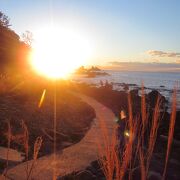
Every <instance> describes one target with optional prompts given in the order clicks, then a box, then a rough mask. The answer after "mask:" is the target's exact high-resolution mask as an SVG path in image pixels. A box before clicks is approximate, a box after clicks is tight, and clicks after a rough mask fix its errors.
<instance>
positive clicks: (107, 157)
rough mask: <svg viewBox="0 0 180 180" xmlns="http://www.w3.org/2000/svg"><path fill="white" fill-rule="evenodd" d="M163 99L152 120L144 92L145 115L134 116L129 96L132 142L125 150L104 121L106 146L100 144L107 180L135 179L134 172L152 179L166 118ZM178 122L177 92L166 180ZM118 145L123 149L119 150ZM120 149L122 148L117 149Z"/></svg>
mask: <svg viewBox="0 0 180 180" xmlns="http://www.w3.org/2000/svg"><path fill="white" fill-rule="evenodd" d="M160 108H161V99H160V98H159V97H158V98H157V102H156V106H155V108H154V110H153V116H152V119H151V120H150V119H149V113H150V112H148V108H147V106H146V101H145V94H144V88H142V96H141V114H138V113H139V112H137V114H136V115H133V111H132V101H131V95H130V94H129V95H128V111H129V112H128V114H129V115H128V120H127V123H126V128H127V129H128V131H129V137H128V140H126V141H125V145H124V147H122V143H121V142H119V140H118V138H117V136H116V133H113V134H112V136H111V138H109V135H108V132H107V128H106V125H105V123H104V122H102V120H101V121H100V127H101V131H102V135H103V136H102V137H103V143H102V144H99V146H101V147H99V164H100V165H101V167H102V170H103V172H104V175H105V177H106V179H107V180H112V179H116V180H122V179H129V180H130V179H133V172H134V171H135V170H137V169H139V171H140V173H141V175H140V177H139V178H140V179H142V180H145V179H148V172H149V167H150V163H151V159H152V156H153V152H154V148H155V144H156V142H157V133H158V129H159V125H160V122H161V119H162V117H161V116H160ZM175 119H176V90H175V91H174V94H173V104H172V113H171V118H170V121H169V122H170V124H169V136H168V144H167V152H166V158H165V159H166V160H165V166H164V172H163V174H162V179H165V178H166V171H167V166H168V159H169V155H170V151H171V145H172V141H173V134H174V125H175ZM117 144H119V145H121V147H118V146H117ZM117 147H118V148H117Z"/></svg>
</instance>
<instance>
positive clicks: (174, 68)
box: [106, 60, 180, 72]
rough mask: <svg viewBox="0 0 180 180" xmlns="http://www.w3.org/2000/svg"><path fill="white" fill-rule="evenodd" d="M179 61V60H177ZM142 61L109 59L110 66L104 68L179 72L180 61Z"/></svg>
mask: <svg viewBox="0 0 180 180" xmlns="http://www.w3.org/2000/svg"><path fill="white" fill-rule="evenodd" d="M178 61H179V60H178ZM178 61H177V63H158V62H151V63H147V62H146V63H142V62H120V61H110V62H108V63H109V65H110V66H107V67H106V69H108V68H109V69H116V70H122V71H146V72H148V71H150V72H179V71H180V63H178Z"/></svg>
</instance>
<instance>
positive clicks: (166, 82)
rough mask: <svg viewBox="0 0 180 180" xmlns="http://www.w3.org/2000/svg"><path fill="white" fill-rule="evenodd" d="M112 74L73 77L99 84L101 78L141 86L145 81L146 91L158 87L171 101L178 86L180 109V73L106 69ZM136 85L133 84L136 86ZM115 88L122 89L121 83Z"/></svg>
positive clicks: (77, 79) (179, 104)
mask: <svg viewBox="0 0 180 180" xmlns="http://www.w3.org/2000/svg"><path fill="white" fill-rule="evenodd" d="M106 72H108V73H109V74H110V76H99V77H95V78H85V77H79V76H78V77H74V78H73V79H74V80H76V81H79V82H86V83H89V84H96V85H99V82H100V80H102V81H104V82H105V81H106V80H108V82H113V83H127V84H136V85H137V86H141V83H142V82H143V83H144V86H145V87H146V88H148V89H147V90H146V91H147V92H149V91H151V90H152V89H158V90H159V91H160V93H161V94H163V95H164V96H165V97H166V98H167V99H168V100H169V101H170V103H171V97H172V90H173V88H174V86H175V85H176V86H177V89H178V94H177V101H178V109H180V73H177V72H176V73H175V72H173V73H170V72H127V71H126V72H125V71H124V72H123V71H113V70H108V71H106ZM162 86H163V87H162ZM135 87H136V86H132V88H135ZM113 88H114V89H117V90H120V89H122V87H121V86H119V85H114V86H113Z"/></svg>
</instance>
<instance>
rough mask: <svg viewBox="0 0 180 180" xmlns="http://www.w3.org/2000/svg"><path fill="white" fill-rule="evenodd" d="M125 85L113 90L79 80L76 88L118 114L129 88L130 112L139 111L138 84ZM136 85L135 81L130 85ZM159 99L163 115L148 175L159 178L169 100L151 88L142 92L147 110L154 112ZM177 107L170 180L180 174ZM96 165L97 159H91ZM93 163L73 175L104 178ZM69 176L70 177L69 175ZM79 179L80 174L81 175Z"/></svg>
mask: <svg viewBox="0 0 180 180" xmlns="http://www.w3.org/2000/svg"><path fill="white" fill-rule="evenodd" d="M122 86H123V87H124V89H123V90H119V91H117V90H113V86H112V84H109V85H106V86H101V85H100V86H99V87H96V86H93V85H87V84H85V83H80V84H78V86H77V85H76V89H77V90H78V91H80V92H82V93H85V94H87V95H89V96H92V97H94V98H95V99H97V100H98V101H99V102H101V103H102V104H104V105H106V106H107V107H109V108H110V109H112V111H113V112H114V113H115V114H116V116H117V117H118V116H119V113H120V111H121V110H124V111H125V112H126V113H127V115H128V104H127V102H128V92H129V93H130V94H131V98H132V110H133V114H137V112H141V96H140V90H141V89H140V88H134V89H131V90H130V89H129V88H127V87H128V85H126V84H122ZM132 86H133V87H135V85H132ZM158 97H160V99H161V113H160V117H161V118H162V120H161V123H160V127H159V129H158V136H157V140H156V145H155V148H154V153H153V157H152V160H151V163H150V170H149V174H148V177H149V179H153V180H154V179H161V178H162V173H163V169H164V163H165V155H166V149H167V141H168V131H169V123H170V113H169V112H168V111H167V110H168V100H167V99H166V98H165V97H164V96H162V95H161V94H160V93H159V91H157V90H151V91H150V92H149V93H147V94H146V95H145V98H146V104H147V106H148V108H149V112H150V114H153V109H154V108H155V104H156V101H157V98H158ZM179 132H180V111H177V113H176V122H175V130H174V139H173V143H172V149H171V154H170V157H169V164H168V170H167V178H168V179H172V180H178V179H179V178H180V173H179V170H178V169H180V156H179V155H178V153H179V152H180V133H179ZM94 163H95V164H96V165H97V164H98V162H94ZM94 163H92V166H90V167H87V169H86V170H85V171H83V172H75V173H73V174H74V176H77V177H81V176H82V177H86V179H104V176H103V175H102V170H101V169H100V168H97V167H95V166H94ZM71 176H72V174H71V175H70V176H66V177H65V179H68V178H69V177H71ZM139 177H140V170H139V168H137V170H135V171H134V178H133V179H139ZM70 179H71V178H70ZM80 179H81V178H80Z"/></svg>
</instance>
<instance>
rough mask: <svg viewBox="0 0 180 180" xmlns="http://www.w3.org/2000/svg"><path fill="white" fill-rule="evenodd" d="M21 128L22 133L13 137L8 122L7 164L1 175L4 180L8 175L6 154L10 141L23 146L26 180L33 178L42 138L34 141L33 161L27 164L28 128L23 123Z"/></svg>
mask: <svg viewBox="0 0 180 180" xmlns="http://www.w3.org/2000/svg"><path fill="white" fill-rule="evenodd" d="M21 126H22V133H21V134H16V135H13V134H12V131H11V124H10V122H9V121H8V132H7V133H6V136H7V142H8V145H7V147H8V151H7V163H6V169H5V171H4V173H3V175H4V177H5V179H6V177H7V173H8V152H9V149H10V144H11V142H12V141H16V142H21V145H22V146H23V149H24V151H25V156H26V158H25V160H26V169H25V171H26V179H27V180H29V179H32V176H33V169H34V168H35V163H36V160H37V158H38V154H39V151H40V148H41V145H42V137H37V138H36V141H35V143H34V154H33V160H32V162H29V131H28V128H27V126H26V124H25V123H24V121H22V122H21Z"/></svg>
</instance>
